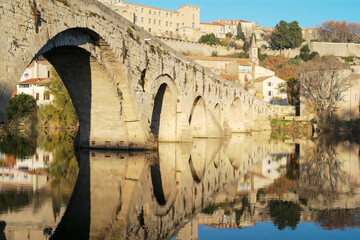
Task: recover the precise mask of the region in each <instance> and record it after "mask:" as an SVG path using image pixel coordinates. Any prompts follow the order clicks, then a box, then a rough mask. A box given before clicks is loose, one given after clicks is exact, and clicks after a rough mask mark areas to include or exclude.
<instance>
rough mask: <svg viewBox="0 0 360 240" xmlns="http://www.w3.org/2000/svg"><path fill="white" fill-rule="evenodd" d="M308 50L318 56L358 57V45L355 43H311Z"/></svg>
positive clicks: (359, 52)
mask: <svg viewBox="0 0 360 240" xmlns="http://www.w3.org/2000/svg"><path fill="white" fill-rule="evenodd" d="M310 49H311V51H313V52H314V51H316V52H318V53H319V54H320V56H324V55H333V56H339V57H360V44H356V43H329V42H311V43H310Z"/></svg>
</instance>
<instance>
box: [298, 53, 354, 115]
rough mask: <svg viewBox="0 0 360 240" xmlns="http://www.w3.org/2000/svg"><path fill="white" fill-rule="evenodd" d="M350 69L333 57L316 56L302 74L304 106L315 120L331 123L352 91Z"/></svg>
mask: <svg viewBox="0 0 360 240" xmlns="http://www.w3.org/2000/svg"><path fill="white" fill-rule="evenodd" d="M350 77H351V70H350V67H349V66H347V65H346V64H344V63H342V62H341V61H340V60H338V59H337V58H335V57H333V56H324V57H321V58H320V57H315V58H314V59H313V60H311V61H308V62H306V63H305V64H303V65H302V66H301V67H299V71H298V79H299V81H300V88H301V90H300V91H301V99H302V100H301V104H305V106H306V108H307V109H308V110H309V111H310V112H311V113H313V114H314V115H315V120H316V121H317V122H319V121H329V120H331V118H332V117H333V114H334V112H335V111H336V110H337V109H338V107H339V104H340V102H341V101H343V100H344V97H345V96H346V92H347V91H348V90H349V88H350Z"/></svg>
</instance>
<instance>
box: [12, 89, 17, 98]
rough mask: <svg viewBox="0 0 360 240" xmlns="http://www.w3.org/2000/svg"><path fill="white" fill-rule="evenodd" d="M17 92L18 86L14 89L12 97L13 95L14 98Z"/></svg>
mask: <svg viewBox="0 0 360 240" xmlns="http://www.w3.org/2000/svg"><path fill="white" fill-rule="evenodd" d="M16 94H17V88H15V90H14V91H13V93H12V95H11V97H12V98H13V97H15V95H16Z"/></svg>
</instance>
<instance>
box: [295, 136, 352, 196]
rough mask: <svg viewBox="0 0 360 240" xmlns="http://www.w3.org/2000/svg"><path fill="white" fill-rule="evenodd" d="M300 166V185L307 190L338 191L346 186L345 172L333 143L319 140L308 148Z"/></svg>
mask: <svg viewBox="0 0 360 240" xmlns="http://www.w3.org/2000/svg"><path fill="white" fill-rule="evenodd" d="M305 159H306V161H304V162H303V163H302V166H301V169H302V170H301V185H302V186H303V187H304V188H306V189H307V190H315V191H316V192H317V194H319V193H320V192H322V193H324V192H326V193H329V192H338V191H341V190H342V189H341V188H342V187H344V186H348V178H347V174H346V172H344V171H343V170H342V168H341V167H342V163H341V161H340V160H338V159H336V150H335V146H334V145H333V144H328V143H327V142H325V141H320V142H319V143H318V144H317V145H315V146H314V147H313V148H311V149H309V150H308V151H307V152H306V154H305V158H304V160H305Z"/></svg>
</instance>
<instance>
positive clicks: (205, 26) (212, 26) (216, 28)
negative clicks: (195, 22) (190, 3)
mask: <svg viewBox="0 0 360 240" xmlns="http://www.w3.org/2000/svg"><path fill="white" fill-rule="evenodd" d="M200 29H201V36H203V35H206V34H211V33H213V34H214V35H215V37H216V38H224V37H225V25H224V24H221V23H218V22H210V23H203V22H201V23H200Z"/></svg>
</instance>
